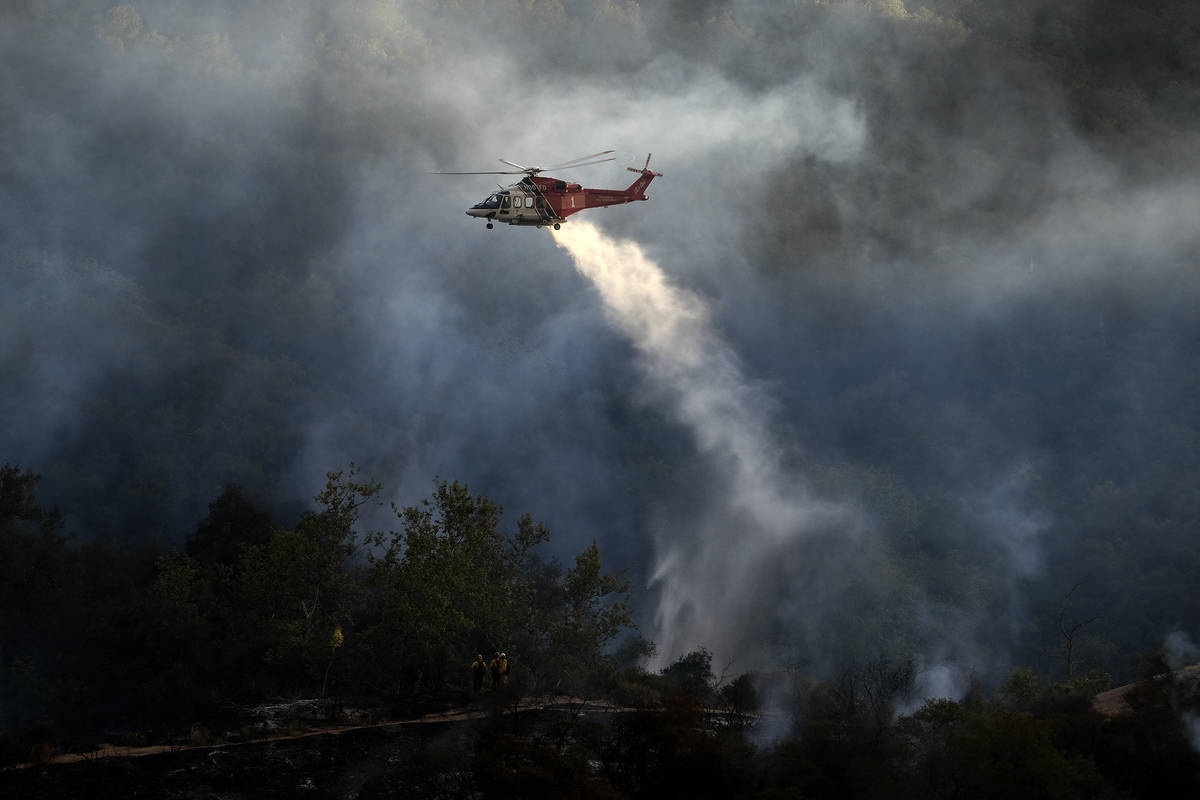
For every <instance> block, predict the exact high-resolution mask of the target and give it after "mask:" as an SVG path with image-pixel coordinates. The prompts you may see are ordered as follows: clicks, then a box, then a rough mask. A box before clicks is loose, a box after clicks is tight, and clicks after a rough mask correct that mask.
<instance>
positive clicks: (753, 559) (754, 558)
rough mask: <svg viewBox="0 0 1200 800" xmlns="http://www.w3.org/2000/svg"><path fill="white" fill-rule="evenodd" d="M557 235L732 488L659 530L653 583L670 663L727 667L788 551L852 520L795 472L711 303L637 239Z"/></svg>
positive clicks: (573, 228)
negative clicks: (701, 661) (698, 652)
mask: <svg viewBox="0 0 1200 800" xmlns="http://www.w3.org/2000/svg"><path fill="white" fill-rule="evenodd" d="M554 237H555V241H556V242H557V244H558V246H559V247H563V248H565V249H566V250H567V251H568V252H569V253H570V254H571V257H572V258H573V259H574V262H575V267H576V269H578V270H579V272H580V273H581V274H582V275H584V276H585V277H586V278H588V279H589V280H591V281H592V283H594V284H595V286H596V288H597V289H598V290H599V292H600V296H601V298H602V299H603V301H604V307H605V312H606V315H607V316H608V318H609V320H610V321H611V322H612V323H613V324H614V325H615V326H616V327H617V328H618V329H620V330H621V331H622V332H623V333H624V334H625V335H627V336H628V337H629V338H630V339H631V340H632V341H633V343H634V345H635V346H636V348H637V350H638V353H639V356H640V360H641V366H642V369H643V371H644V373H645V376H646V381H647V388H648V389H649V390H650V392H651V394H652V395H653V396H654V398H655V399H656V400H657V401H658V402H660V403H661V404H663V405H664V406H666V407H667V408H668V409H669V410H670V412H671V413H672V414H673V416H674V417H675V418H676V419H677V420H678V421H679V422H681V423H682V424H683V425H685V426H686V427H687V428H688V429H689V430H690V431H691V433H692V434H693V436H694V437H695V441H696V444H697V447H698V449H699V452H700V454H701V456H702V457H703V458H704V460H705V463H704V464H703V465H702V468H704V469H709V470H713V471H715V472H716V473H717V474H718V476H719V477H720V482H721V484H722V485H723V486H724V491H723V492H722V493H721V494H720V496H717V497H711V498H709V500H708V505H707V507H706V508H704V509H702V510H701V513H700V514H699V515H697V518H696V519H689V520H686V521H679V520H673V521H672V522H670V523H668V524H664V525H660V526H659V529H658V531H657V542H656V544H657V549H658V553H657V559H656V565H655V570H654V575H653V580H654V582H655V583H656V584H657V585H658V588H659V589H660V600H659V607H658V610H657V612H656V614H655V632H654V639H655V642H656V643H657V644H658V646H659V653H660V654H661V657H663V658H664V659H668V660H669V659H671V658H673V657H674V656H675V655H678V654H681V653H684V652H686V651H687V650H689V649H693V648H696V647H701V646H703V647H707V648H708V649H709V650H711V651H712V652H713V653H714V655H715V656H716V657H717V659H718V661H719V662H720V661H721V660H722V659H724V658H726V657H729V656H730V655H731V654H732V653H734V652H736V651H738V650H740V649H741V648H742V647H744V646H746V645H748V644H750V643H751V642H752V641H753V639H752V638H751V637H752V636H753V632H752V627H751V626H750V625H749V624H747V620H748V619H751V618H753V619H756V620H762V619H763V618H764V616H769V615H768V614H767V613H766V611H767V609H765V608H763V605H765V603H766V602H767V595H768V594H769V589H770V587H769V586H764V585H763V584H764V582H765V581H769V578H770V576H771V575H772V572H773V570H772V569H771V567H772V564H773V562H774V561H776V559H777V558H778V557H779V556H780V555H781V554H782V553H784V552H785V550H786V546H787V544H788V543H789V542H791V541H794V540H795V539H796V538H797V537H800V536H803V535H804V534H805V533H806V532H810V531H814V530H817V529H824V528H827V527H828V526H829V525H830V524H831V523H833V522H834V521H835V520H837V519H839V518H841V517H843V516H844V514H845V512H844V510H843V509H840V508H838V507H835V506H833V505H830V504H827V503H823V502H820V501H818V500H816V499H814V498H813V497H812V496H811V495H810V493H809V491H808V490H807V488H806V487H805V485H804V482H803V481H802V480H801V479H800V478H799V476H797V475H794V474H791V473H790V472H789V470H787V469H786V468H785V466H784V464H783V461H782V458H781V451H780V448H779V446H778V445H777V444H776V442H775V439H774V437H773V435H772V432H771V430H770V424H769V413H768V405H767V398H766V397H765V396H764V395H763V394H762V392H760V391H758V390H757V389H756V388H754V387H753V386H752V385H751V384H750V383H749V382H748V381H747V379H746V377H745V376H744V375H743V374H742V369H741V366H740V364H739V360H738V358H737V356H736V355H735V354H734V353H733V352H732V351H731V350H730V348H729V347H728V345H726V343H725V342H724V341H723V340H722V339H721V337H720V336H719V335H718V333H717V332H716V330H715V329H714V327H713V323H712V320H711V317H710V314H709V311H708V308H707V306H706V305H705V303H704V302H703V300H701V298H699V297H698V296H696V295H695V294H693V293H692V292H689V291H686V290H684V289H681V288H678V287H676V286H672V285H671V283H670V282H669V281H668V280H667V278H666V276H665V275H664V274H663V271H662V270H661V269H660V268H659V267H658V265H657V264H655V263H654V262H653V261H651V260H650V259H649V258H647V256H646V255H645V253H644V252H643V251H642V249H641V248H640V247H639V246H638V245H637V244H636V243H634V242H631V241H624V240H617V239H613V238H611V237H609V236H606V235H605V234H604V233H602V232H601V231H600V230H599V229H597V228H596V227H595V226H594V225H591V224H589V223H587V222H574V221H573V222H572V223H571V224H570V225H568V226H566V227H565V228H564V229H563V230H561V231H558V232H556V233H555V234H554Z"/></svg>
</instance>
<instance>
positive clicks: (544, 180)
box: [467, 168, 661, 228]
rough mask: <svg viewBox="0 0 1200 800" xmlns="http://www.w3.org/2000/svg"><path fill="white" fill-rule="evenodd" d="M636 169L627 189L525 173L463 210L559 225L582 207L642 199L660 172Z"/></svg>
mask: <svg viewBox="0 0 1200 800" xmlns="http://www.w3.org/2000/svg"><path fill="white" fill-rule="evenodd" d="M633 171H634V172H639V173H640V174H639V175H638V179H637V180H636V181H634V182H633V184H632V185H630V186H629V188H628V189H587V188H584V187H582V186H580V185H579V184H578V183H568V182H567V181H563V180H559V179H557V178H550V177H541V176H540V175H533V176H527V177H525V178H523V179H521V181H519V182H518V183H514V184H513V185H511V186H509V187H507V188H502V189H500V190H499V191H497V192H495V193H493V194H492V195H491V196H490V197H488V198H487V199H486V200H484V201H483V202H481V203H477V204H476V205H474V206H472V207H471V208H468V209H467V214H468V215H470V216H472V217H481V218H483V219H486V220H488V227H489V228H490V227H491V226H492V223H493V222H502V223H507V224H509V225H533V226H536V227H539V228H540V227H542V226H544V225H551V226H553V227H555V228H557V227H559V225H561V224H562V223H563V222H565V221H566V219H567V217H569V216H571V215H572V214H576V213H578V212H580V211H583V210H584V209H585V208H602V207H605V206H612V205H619V204H621V203H631V202H633V201H635V200H646V199H648V198H647V197H646V187H647V186H649V185H650V181H652V180H654V178H656V177H658V176H659V175H660V174H661V173H658V172H654V171H653V170H651V169H648V168H644V169H642V170H636V169H635V170H633Z"/></svg>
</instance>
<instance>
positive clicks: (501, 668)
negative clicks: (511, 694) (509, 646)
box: [489, 651, 508, 691]
mask: <svg viewBox="0 0 1200 800" xmlns="http://www.w3.org/2000/svg"><path fill="white" fill-rule="evenodd" d="M489 666H490V667H491V670H492V691H496V690H497V689H501V690H503V689H506V688H507V687H508V656H507V655H505V654H504V653H501V652H499V651H497V653H496V657H495V658H493V659H492V663H491V664H490V665H489Z"/></svg>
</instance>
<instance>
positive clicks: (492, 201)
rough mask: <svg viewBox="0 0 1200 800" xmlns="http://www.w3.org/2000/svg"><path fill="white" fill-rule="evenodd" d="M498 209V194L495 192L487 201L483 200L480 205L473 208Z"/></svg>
mask: <svg viewBox="0 0 1200 800" xmlns="http://www.w3.org/2000/svg"><path fill="white" fill-rule="evenodd" d="M499 207H500V193H499V192H496V193H495V194H494V195H492V196H491V197H489V198H488V199H487V200H484V201H483V202H482V203H480V204H478V205H477V206H475V208H499Z"/></svg>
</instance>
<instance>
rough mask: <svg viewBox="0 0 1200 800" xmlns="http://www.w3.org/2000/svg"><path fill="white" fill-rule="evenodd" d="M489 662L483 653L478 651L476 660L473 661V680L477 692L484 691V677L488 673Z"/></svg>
mask: <svg viewBox="0 0 1200 800" xmlns="http://www.w3.org/2000/svg"><path fill="white" fill-rule="evenodd" d="M487 672H488V662H487V659H486V658H484V657H483V653H477V654H476V655H475V660H474V661H472V662H471V681H472V686H473V687H474V689H475V694H479V693H480V692H482V691H483V677H484V676H485V675H487Z"/></svg>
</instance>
